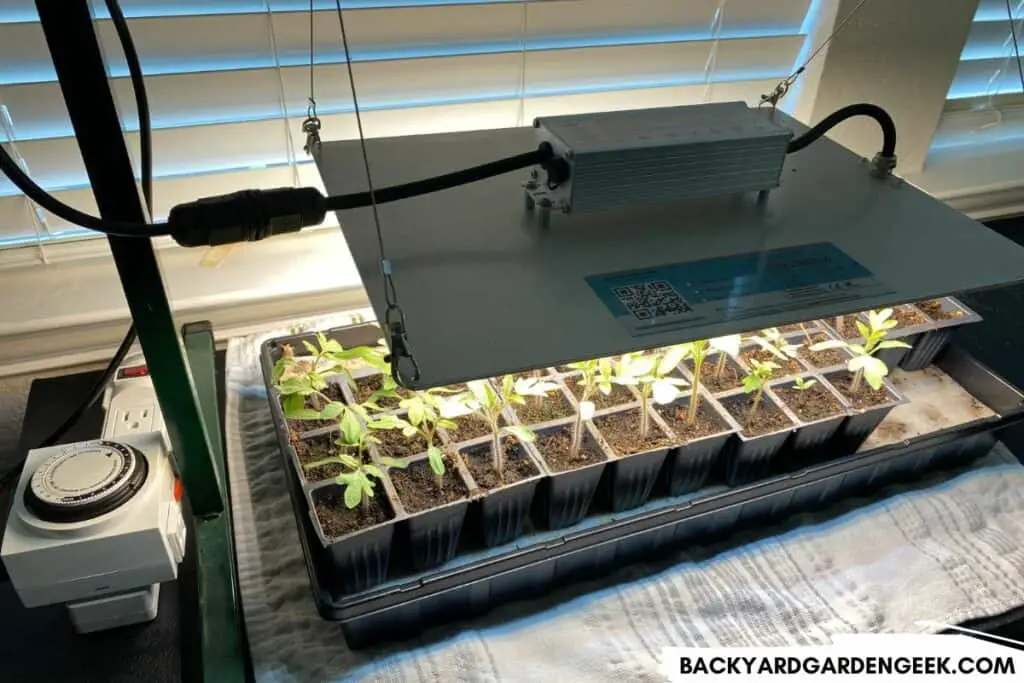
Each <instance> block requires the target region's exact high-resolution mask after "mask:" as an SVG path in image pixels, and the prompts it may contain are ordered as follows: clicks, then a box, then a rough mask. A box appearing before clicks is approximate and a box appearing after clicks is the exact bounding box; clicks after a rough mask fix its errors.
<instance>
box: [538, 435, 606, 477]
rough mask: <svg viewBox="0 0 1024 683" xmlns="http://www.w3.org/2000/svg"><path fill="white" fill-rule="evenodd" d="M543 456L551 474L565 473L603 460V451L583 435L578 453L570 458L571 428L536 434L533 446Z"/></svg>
mask: <svg viewBox="0 0 1024 683" xmlns="http://www.w3.org/2000/svg"><path fill="white" fill-rule="evenodd" d="M533 445H534V446H536V447H537V450H539V451H540V454H541V455H542V456H544V461H545V462H546V463H547V464H548V467H550V468H551V471H553V472H565V471H567V470H575V469H579V468H580V467H586V466H587V465H591V464H593V463H595V462H601V461H603V460H605V455H604V451H602V450H601V448H600V447H599V446H598V445H597V444H596V443H594V442H593V440H592V439H590V438H588V436H587V435H586V434H585V433H584V436H583V442H582V443H581V444H580V450H579V453H577V454H576V457H575V458H573V457H570V455H569V449H570V448H572V428H564V429H558V430H555V431H551V432H547V433H544V434H538V435H537V440H536V441H535V442H534V444H533Z"/></svg>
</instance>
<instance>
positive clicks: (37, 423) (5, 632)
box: [0, 353, 224, 683]
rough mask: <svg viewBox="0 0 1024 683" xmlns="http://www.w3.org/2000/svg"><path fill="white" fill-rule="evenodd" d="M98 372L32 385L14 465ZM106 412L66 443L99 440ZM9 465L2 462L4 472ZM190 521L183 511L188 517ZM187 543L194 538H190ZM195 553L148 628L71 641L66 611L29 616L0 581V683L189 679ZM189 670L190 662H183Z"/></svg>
mask: <svg viewBox="0 0 1024 683" xmlns="http://www.w3.org/2000/svg"><path fill="white" fill-rule="evenodd" d="M216 367H217V379H218V382H217V384H218V398H219V400H220V405H221V411H222V413H223V406H224V382H223V378H224V354H223V353H218V354H217V366H216ZM99 374H100V373H98V372H87V373H80V374H74V375H66V376H63V377H55V378H51V379H41V380H36V381H34V382H33V383H32V387H31V390H30V393H29V396H28V405H27V408H26V411H25V420H24V424H23V426H22V433H21V441H20V444H19V449H18V451H17V452H16V453H14V454H12V458H13V459H14V460H17V459H18V458H22V457H24V454H25V453H26V452H27V451H28V450H29V449H30V448H32V447H33V446H34V445H35V444H38V443H39V442H40V441H41V440H43V439H44V438H46V436H47V435H48V433H49V432H50V431H51V430H53V428H54V427H55V426H56V425H57V424H59V423H60V422H61V421H62V420H63V419H64V416H66V415H67V414H68V413H70V412H71V411H72V410H73V409H74V407H75V404H76V402H77V401H79V400H80V398H81V397H82V396H84V395H86V394H87V393H88V391H89V388H90V386H91V385H92V383H93V382H94V381H95V380H96V378H97V376H98V375H99ZM102 423H103V413H102V410H101V409H100V407H99V405H97V406H95V407H94V408H93V409H92V410H91V411H89V413H87V414H86V415H85V416H84V417H83V419H82V420H81V422H79V424H78V425H77V426H76V427H74V428H73V429H72V430H71V431H69V432H68V434H67V435H66V437H65V438H64V439H63V440H62V441H63V442H73V441H82V440H87V439H94V438H96V437H98V436H99V433H100V429H101V428H102ZM9 466H10V461H8V462H0V471H3V472H6V471H7V469H8V467H9ZM9 496H10V494H9V492H8V493H6V494H4V495H3V499H2V500H0V533H2V528H3V526H4V525H5V524H6V518H7V511H8V509H9ZM186 514H187V512H186ZM190 540H191V539H190ZM194 557H195V551H194V548H193V547H192V545H191V543H190V544H189V548H188V550H187V552H186V556H185V561H184V562H183V563H182V566H181V568H180V571H179V579H178V581H175V582H170V583H165V584H163V585H161V587H160V611H159V614H158V616H157V618H156V620H154V621H152V622H150V623H148V624H140V625H135V626H126V627H123V628H118V629H113V630H110V631H101V632H99V633H91V634H85V635H79V634H76V633H75V632H74V631H73V630H72V628H71V623H70V621H69V620H68V616H67V612H66V610H65V608H64V606H63V605H51V606H48V607H37V608H34V609H26V608H25V607H23V606H22V604H21V602H20V601H19V599H18V596H17V595H16V594H15V592H14V588H13V587H12V586H11V584H10V583H9V582H8V581H7V580H6V576H4V577H3V581H0V682H6V681H12V682H13V681H18V682H19V683H23V682H24V683H27V682H29V681H40V682H42V681H45V682H46V683H57V682H61V681H76V682H77V681H82V682H86V681H88V682H91V681H97V682H99V681H103V682H104V683H121V682H122V681H123V682H124V683H138V682H139V681H143V682H145V683H165V682H166V683H171V682H173V683H178V682H179V681H183V680H189V678H190V676H189V675H188V674H186V673H183V671H187V670H188V667H187V666H185V665H183V659H184V660H187V659H188V658H189V656H190V655H191V654H193V653H194V651H193V650H192V647H191V644H190V641H189V639H188V637H187V636H186V637H183V634H188V633H195V631H196V629H195V628H194V625H192V624H190V623H189V622H190V620H192V619H194V614H195V585H194V581H193V576H194V569H195V567H194V564H193V562H194ZM186 664H187V662H186Z"/></svg>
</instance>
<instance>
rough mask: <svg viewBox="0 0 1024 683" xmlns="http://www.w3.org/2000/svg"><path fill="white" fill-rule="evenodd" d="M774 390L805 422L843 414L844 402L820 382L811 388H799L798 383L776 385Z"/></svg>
mask: <svg viewBox="0 0 1024 683" xmlns="http://www.w3.org/2000/svg"><path fill="white" fill-rule="evenodd" d="M774 391H775V395H776V396H778V397H779V398H780V399H782V401H783V402H784V403H785V404H786V405H787V406H789V409H790V410H792V411H793V412H794V413H796V415H797V417H799V418H800V419H801V420H803V421H804V422H815V421H816V420H824V419H825V418H827V417H834V416H836V415H842V414H843V406H842V404H841V403H839V401H837V400H836V397H835V396H833V395H832V392H831V391H829V390H828V389H826V388H825V387H824V386H822V385H821V383H820V382H819V383H818V384H815V385H814V386H812V387H810V388H809V389H797V388H796V385H793V384H791V385H788V386H784V387H781V386H780V387H775V389H774Z"/></svg>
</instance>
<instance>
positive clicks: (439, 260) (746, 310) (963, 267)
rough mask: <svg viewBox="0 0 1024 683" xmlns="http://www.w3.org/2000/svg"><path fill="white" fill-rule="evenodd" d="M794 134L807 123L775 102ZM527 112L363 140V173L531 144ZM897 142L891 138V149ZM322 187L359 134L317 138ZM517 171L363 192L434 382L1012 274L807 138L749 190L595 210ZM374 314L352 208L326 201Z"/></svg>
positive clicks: (836, 310)
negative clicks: (370, 198)
mask: <svg viewBox="0 0 1024 683" xmlns="http://www.w3.org/2000/svg"><path fill="white" fill-rule="evenodd" d="M775 115H776V116H777V117H778V121H779V122H780V123H782V124H783V125H786V126H789V127H791V128H792V129H793V130H794V131H795V132H796V133H797V134H799V133H801V132H803V131H804V130H806V127H805V126H804V125H802V124H800V123H798V122H797V121H795V120H794V119H792V118H791V117H789V116H787V115H785V114H783V113H781V112H778V113H776V114H775ZM534 136H535V131H534V129H533V128H512V129H501V130H490V131H473V132H467V133H447V134H439V135H424V136H410V137H400V138H379V139H371V140H368V141H367V149H368V151H369V157H370V167H371V170H372V173H373V178H374V185H375V186H376V187H385V186H388V185H393V184H398V183H403V182H408V181H411V180H417V179H420V178H425V177H429V176H433V175H437V174H440V173H445V172H448V171H451V170H454V169H459V168H464V167H468V166H474V165H477V164H481V163H484V162H487V161H491V160H494V159H497V158H500V157H504V156H509V155H512V154H517V153H521V152H523V151H528V150H530V149H534V148H535V147H536V140H535V137H534ZM897 151H898V149H897ZM318 165H319V168H320V172H321V175H322V176H323V180H324V184H325V186H326V188H327V190H328V191H329V192H330V193H332V194H341V193H349V192H357V191H364V190H366V189H367V182H366V176H365V171H364V168H363V162H362V158H361V154H360V149H359V143H358V142H355V141H345V142H329V143H324V145H323V149H322V153H321V155H320V158H319V160H318ZM525 177H526V173H525V172H523V173H510V174H507V175H504V176H500V177H497V178H492V179H490V180H486V181H482V182H479V183H474V184H471V185H466V186H463V187H460V188H456V189H453V190H447V191H444V192H440V193H435V194H432V195H427V196H423V197H417V198H413V199H408V200H404V201H400V202H395V203H391V204H385V205H382V206H380V207H379V211H380V220H381V224H382V227H383V233H384V242H385V246H386V248H387V253H388V257H389V258H390V260H391V262H392V266H393V278H394V282H395V287H396V289H397V291H398V296H399V299H400V302H401V305H402V308H403V309H404V312H405V315H406V319H407V329H408V338H409V343H410V346H411V349H412V351H413V353H414V354H415V357H416V360H417V361H418V363H419V366H420V370H421V377H420V380H419V381H418V382H416V383H415V385H416V386H423V387H426V386H434V385H441V384H449V383H453V382H457V381H463V380H466V379H473V378H477V377H486V376H493V375H498V374H502V373H505V372H512V371H519V370H524V369H528V368H535V367H541V366H550V365H557V364H560V363H563V362H567V361H571V360H577V359H581V358H594V357H599V356H606V355H611V354H618V353H624V352H627V351H634V350H640V349H646V348H653V347H658V346H664V345H667V344H673V343H679V342H684V341H689V340H692V339H700V338H704V337H709V336H717V335H722V334H728V333H734V332H741V331H747V330H753V329H759V328H763V327H769V326H774V325H782V324H787V323H792V322H797V321H802V320H807V319H813V318H821V317H825V316H829V315H839V314H845V313H851V312H854V311H860V310H864V309H868V308H873V307H879V306H882V305H883V304H890V303H902V302H907V301H915V300H919V299H925V298H932V297H935V296H940V295H946V294H950V293H954V292H963V291H968V290H974V289H979V288H984V287H991V286H996V285H1001V284H1005V283H1010V282H1016V281H1020V280H1022V279H1024V248H1022V247H1020V246H1018V245H1016V244H1015V243H1013V242H1011V241H1010V240H1007V239H1005V238H1003V237H1001V236H1000V235H998V234H996V233H995V232H993V231H991V230H989V229H988V228H986V227H985V226H983V225H981V224H979V223H976V222H975V221H973V220H971V219H969V218H967V217H966V216H964V215H962V214H960V213H957V212H956V211H953V210H952V209H950V208H949V207H947V206H946V205H945V204H943V203H942V202H940V201H938V200H936V199H934V198H932V197H930V196H928V195H926V194H925V193H923V192H921V191H920V190H918V189H916V188H915V187H913V186H911V185H909V184H908V183H905V182H902V181H900V180H899V179H897V178H890V179H888V180H879V179H877V178H874V177H872V176H871V175H870V174H869V172H868V167H867V164H866V163H865V162H864V161H863V160H862V159H861V158H860V157H858V156H856V155H854V154H853V153H851V152H850V151H848V150H846V149H845V148H843V147H841V146H840V145H838V144H836V143H834V142H832V141H830V140H828V139H824V138H823V139H822V140H820V141H818V142H816V143H814V144H812V145H811V146H810V147H808V148H806V149H804V150H803V151H801V152H799V153H797V154H793V155H790V156H789V157H787V159H786V164H785V168H784V170H783V175H782V184H781V185H780V187H779V188H777V189H775V190H773V191H771V192H770V193H769V195H768V196H767V198H766V199H765V200H764V201H760V202H759V201H758V197H757V195H756V194H747V195H739V196H725V197H713V198H703V199H688V200H681V201H680V202H678V203H675V204H670V205H657V206H655V205H651V206H632V207H625V208H621V209H614V210H607V211H601V212H573V213H571V214H567V215H563V214H560V213H553V214H552V215H551V220H550V223H549V225H548V226H547V227H544V226H543V225H542V222H541V221H540V220H539V216H538V214H537V213H531V212H528V211H527V210H526V208H525V202H524V191H523V188H522V183H523V181H524V180H525ZM338 218H339V221H340V223H341V225H342V226H343V230H344V234H345V237H346V240H347V241H348V244H349V247H350V249H351V250H352V255H353V257H354V259H355V262H356V265H357V267H358V268H359V272H360V275H361V277H362V279H363V283H364V285H365V286H366V290H367V293H368V294H369V297H370V300H371V302H372V304H373V307H374V310H375V311H376V312H377V315H378V316H379V318H380V319H381V320H383V319H384V310H385V305H384V300H383V289H382V287H383V285H382V282H381V275H380V262H379V256H378V252H377V240H376V235H375V230H374V223H373V215H372V212H371V210H370V209H369V208H365V209H354V210H350V211H343V212H339V214H338Z"/></svg>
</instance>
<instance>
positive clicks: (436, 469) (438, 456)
mask: <svg viewBox="0 0 1024 683" xmlns="http://www.w3.org/2000/svg"><path fill="white" fill-rule="evenodd" d="M427 464H429V465H430V470H431V471H432V472H433V473H434V474H435V475H437V476H439V477H440V476H442V475H443V474H444V453H443V452H442V451H441V449H440V448H438V447H437V446H431V447H430V448H428V449H427Z"/></svg>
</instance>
